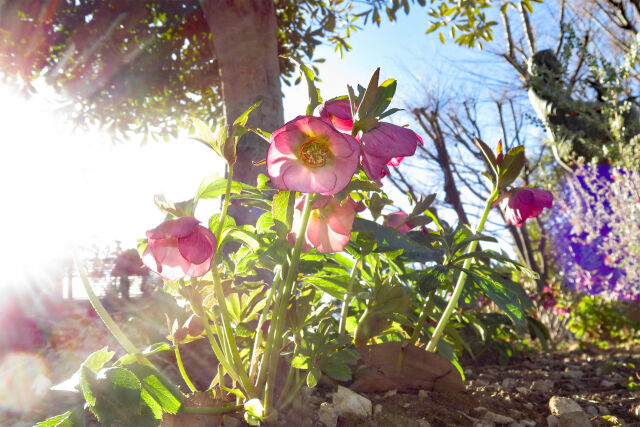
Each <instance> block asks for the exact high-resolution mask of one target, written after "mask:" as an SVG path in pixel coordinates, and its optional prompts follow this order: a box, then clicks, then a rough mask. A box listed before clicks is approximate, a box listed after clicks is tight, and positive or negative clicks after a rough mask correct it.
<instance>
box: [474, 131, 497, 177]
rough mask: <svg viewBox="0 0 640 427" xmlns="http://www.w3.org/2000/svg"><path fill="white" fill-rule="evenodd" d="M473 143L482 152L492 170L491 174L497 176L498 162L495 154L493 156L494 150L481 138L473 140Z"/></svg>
mask: <svg viewBox="0 0 640 427" xmlns="http://www.w3.org/2000/svg"><path fill="white" fill-rule="evenodd" d="M473 142H474V143H475V144H476V146H477V147H478V148H479V149H480V152H482V155H483V156H484V158H485V160H486V161H487V163H488V164H489V167H490V168H491V172H493V176H497V175H498V173H497V170H498V169H497V168H498V162H497V160H496V156H495V154H493V150H492V149H491V148H489V146H488V145H487V144H485V143H484V142H483V141H482V140H480V139H479V138H473Z"/></svg>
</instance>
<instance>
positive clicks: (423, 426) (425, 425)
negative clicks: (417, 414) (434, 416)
mask: <svg viewBox="0 0 640 427" xmlns="http://www.w3.org/2000/svg"><path fill="white" fill-rule="evenodd" d="M418 427H431V424H430V423H429V421H427V420H425V419H424V418H420V419H419V420H418Z"/></svg>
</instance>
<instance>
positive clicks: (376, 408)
mask: <svg viewBox="0 0 640 427" xmlns="http://www.w3.org/2000/svg"><path fill="white" fill-rule="evenodd" d="M381 413H382V405H381V404H379V403H376V404H375V405H373V416H374V417H376V416H378V415H380V414H381Z"/></svg>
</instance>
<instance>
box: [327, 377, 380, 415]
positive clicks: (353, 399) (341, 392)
mask: <svg viewBox="0 0 640 427" xmlns="http://www.w3.org/2000/svg"><path fill="white" fill-rule="evenodd" d="M371 406H372V404H371V401H370V400H369V399H367V398H366V397H364V396H361V395H359V394H358V393H356V392H353V391H351V390H349V389H348V388H346V387H342V386H341V385H339V386H338V391H337V392H335V393H334V394H333V407H334V409H335V411H336V414H337V415H338V416H339V417H346V418H369V417H371Z"/></svg>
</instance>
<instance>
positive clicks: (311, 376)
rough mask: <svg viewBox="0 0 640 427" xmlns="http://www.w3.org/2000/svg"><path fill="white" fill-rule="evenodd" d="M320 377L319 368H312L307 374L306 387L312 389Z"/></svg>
mask: <svg viewBox="0 0 640 427" xmlns="http://www.w3.org/2000/svg"><path fill="white" fill-rule="evenodd" d="M321 376H322V372H321V371H320V368H318V367H317V366H313V367H312V368H311V369H310V370H309V373H308V374H307V387H309V388H314V387H315V386H316V385H317V384H318V380H319V379H320V377H321Z"/></svg>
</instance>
